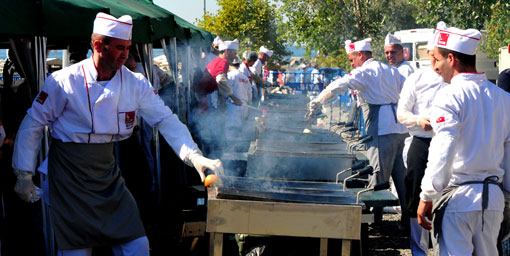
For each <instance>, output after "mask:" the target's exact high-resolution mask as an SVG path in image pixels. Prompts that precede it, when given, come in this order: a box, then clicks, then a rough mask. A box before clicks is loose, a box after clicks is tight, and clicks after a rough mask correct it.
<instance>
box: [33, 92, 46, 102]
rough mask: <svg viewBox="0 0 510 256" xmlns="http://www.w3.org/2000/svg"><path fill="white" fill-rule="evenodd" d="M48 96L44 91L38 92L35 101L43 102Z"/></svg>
mask: <svg viewBox="0 0 510 256" xmlns="http://www.w3.org/2000/svg"><path fill="white" fill-rule="evenodd" d="M47 98H48V94H47V93H46V92H45V91H41V92H40V93H39V97H37V99H36V100H35V101H37V102H38V103H39V104H41V105H42V104H44V102H45V101H46V99H47Z"/></svg>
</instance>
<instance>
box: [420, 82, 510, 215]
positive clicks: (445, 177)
mask: <svg viewBox="0 0 510 256" xmlns="http://www.w3.org/2000/svg"><path fill="white" fill-rule="evenodd" d="M508 106H510V94H508V93H506V92H505V91H503V90H502V89H500V88H498V87H497V86H496V85H494V84H493V83H491V82H489V81H488V80H487V78H486V76H485V74H484V73H460V74H458V75H456V76H454V77H453V78H452V80H451V84H450V85H448V86H445V87H444V88H443V89H442V90H441V92H440V93H439V94H437V96H436V100H434V101H433V103H432V108H431V110H430V113H431V118H430V119H431V124H432V127H433V129H434V132H435V134H436V135H435V136H434V137H433V138H432V142H431V144H430V148H429V157H428V164H427V169H426V170H425V175H424V177H423V180H422V183H421V189H422V192H421V194H420V198H421V199H422V200H423V201H432V200H433V199H435V198H437V197H439V196H440V194H441V191H442V190H443V189H444V188H446V187H447V186H448V185H452V184H460V183H463V182H466V181H483V180H484V179H485V178H487V177H489V176H497V177H499V181H500V182H501V181H503V174H504V172H505V171H504V169H503V167H504V166H503V160H504V158H505V159H509V157H510V150H505V145H504V143H505V144H508V143H509V142H510V108H508ZM482 187H483V185H482V184H472V185H465V186H461V187H459V189H457V191H456V192H455V194H454V195H453V197H452V198H451V199H450V201H449V202H448V207H447V208H446V212H467V211H480V210H481V209H482ZM503 206H504V198H503V193H502V192H501V190H500V188H498V187H497V186H494V185H489V204H488V208H487V209H488V210H497V211H502V210H503Z"/></svg>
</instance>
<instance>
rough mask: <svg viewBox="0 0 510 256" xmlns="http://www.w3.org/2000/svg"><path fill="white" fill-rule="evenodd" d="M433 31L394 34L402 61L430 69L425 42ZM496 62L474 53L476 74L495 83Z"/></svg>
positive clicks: (403, 31) (416, 30)
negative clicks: (482, 73) (400, 49)
mask: <svg viewBox="0 0 510 256" xmlns="http://www.w3.org/2000/svg"><path fill="white" fill-rule="evenodd" d="M481 32H482V42H480V43H484V41H485V31H481ZM433 33H434V29H432V28H418V29H408V30H400V31H396V32H395V36H397V37H399V38H400V40H401V41H402V47H403V48H404V59H405V60H407V61H409V63H410V64H411V66H413V68H415V69H419V68H423V67H430V60H429V56H428V55H427V42H428V40H429V39H430V37H432V35H433ZM497 63H498V60H496V59H489V58H488V57H487V53H485V52H483V51H481V50H480V49H478V50H477V52H476V69H477V70H478V72H485V74H486V75H487V79H489V80H491V81H492V82H496V80H497V79H498V74H499V73H498V65H497Z"/></svg>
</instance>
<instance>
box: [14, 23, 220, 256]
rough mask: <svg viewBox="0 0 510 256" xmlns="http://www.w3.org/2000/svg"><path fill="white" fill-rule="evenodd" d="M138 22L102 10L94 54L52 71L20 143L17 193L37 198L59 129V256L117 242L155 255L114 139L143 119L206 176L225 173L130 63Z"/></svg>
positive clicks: (54, 214)
mask: <svg viewBox="0 0 510 256" xmlns="http://www.w3.org/2000/svg"><path fill="white" fill-rule="evenodd" d="M132 26H133V23H132V19H131V17H130V16H128V15H125V16H122V17H120V18H118V19H117V18H115V17H113V16H110V15H108V14H104V13H98V14H97V16H96V19H95V20H94V28H93V34H92V40H91V44H92V46H93V51H94V52H93V55H92V57H90V58H88V59H86V60H83V61H81V62H79V63H77V64H74V65H72V66H69V67H67V68H65V69H62V70H60V71H57V72H54V73H52V74H51V75H50V76H49V77H48V78H47V79H46V81H45V84H44V86H43V88H42V90H41V92H40V93H39V95H38V96H37V98H36V100H35V101H34V102H33V104H32V107H31V108H30V109H29V110H28V111H27V115H26V116H25V118H24V120H23V122H22V124H21V126H20V128H19V131H18V134H17V136H16V141H15V149H14V157H13V161H12V165H13V168H14V170H15V173H16V175H17V178H18V181H17V183H16V186H15V191H16V193H17V194H18V195H19V196H20V197H21V198H22V199H23V200H25V201H27V202H31V201H33V199H34V198H35V197H36V195H35V189H34V184H33V182H32V176H33V174H34V170H35V168H36V166H35V165H36V159H37V155H38V152H39V146H40V142H41V138H42V136H43V132H44V126H46V125H47V126H49V127H50V128H51V137H52V141H51V146H50V150H49V156H48V178H49V198H50V203H51V211H50V212H49V213H50V218H51V223H52V225H53V228H54V231H55V238H56V244H57V247H58V250H59V251H58V255H90V253H91V250H92V249H91V248H92V247H96V246H105V245H110V246H112V249H113V251H114V253H115V254H116V255H121V254H123V252H124V253H127V254H129V255H149V246H148V240H147V237H146V236H145V231H144V229H143V225H142V223H141V221H140V217H139V213H138V210H137V207H136V203H135V201H134V199H133V197H132V196H131V193H130V192H129V191H128V190H127V188H126V186H125V183H124V179H123V178H122V176H121V175H120V170H119V169H118V168H116V163H115V157H114V153H113V152H114V142H115V141H120V140H124V139H126V138H128V137H129V136H130V135H131V133H132V131H133V127H134V124H135V120H136V117H137V116H138V115H140V116H141V117H143V119H144V120H145V121H146V122H147V123H148V124H150V125H152V126H155V127H157V128H158V129H159V131H160V132H161V134H162V135H163V136H164V137H165V138H166V140H167V141H168V144H169V145H170V146H171V147H172V148H173V150H174V151H175V153H176V154H177V155H178V156H179V157H180V158H181V159H182V160H183V161H184V162H186V163H187V164H188V165H190V166H194V167H195V168H196V169H197V171H198V173H199V175H200V177H201V179H202V180H203V179H204V171H205V170H206V169H211V170H213V171H215V172H217V173H222V172H223V167H222V164H221V162H220V161H219V160H211V159H207V158H205V157H203V156H202V153H201V152H200V150H199V149H198V148H197V146H196V144H195V143H194V142H193V140H192V138H191V135H190V133H189V131H188V129H187V128H186V126H185V125H184V124H182V123H181V122H180V121H179V120H178V119H177V116H176V115H174V114H173V113H172V111H171V110H170V109H169V108H168V107H166V106H165V105H164V104H163V101H162V100H161V99H160V98H159V96H158V95H156V94H155V93H154V90H153V88H152V87H151V85H150V84H149V82H148V81H147V79H145V78H144V77H143V76H142V75H141V74H137V73H133V72H131V71H129V70H128V69H127V68H126V67H125V66H123V64H124V62H125V61H126V59H127V58H128V55H129V49H130V47H131V30H132Z"/></svg>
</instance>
